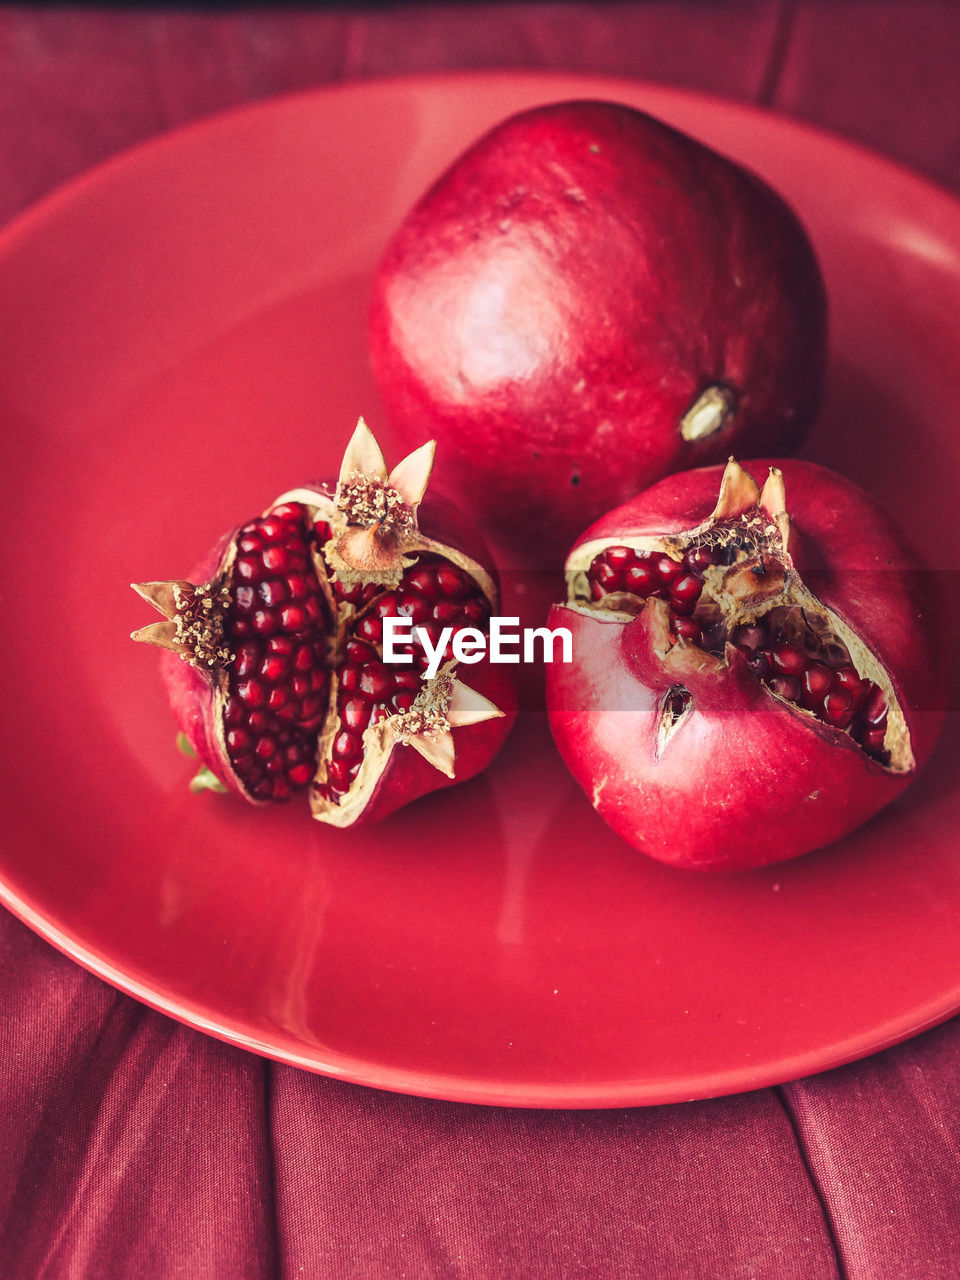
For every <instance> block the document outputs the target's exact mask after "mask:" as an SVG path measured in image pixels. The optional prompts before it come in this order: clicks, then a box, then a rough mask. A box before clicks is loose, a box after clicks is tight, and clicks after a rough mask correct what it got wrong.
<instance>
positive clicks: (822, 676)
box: [800, 662, 834, 711]
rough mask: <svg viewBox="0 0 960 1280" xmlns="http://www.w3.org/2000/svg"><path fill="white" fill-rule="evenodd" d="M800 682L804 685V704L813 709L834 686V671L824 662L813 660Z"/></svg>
mask: <svg viewBox="0 0 960 1280" xmlns="http://www.w3.org/2000/svg"><path fill="white" fill-rule="evenodd" d="M800 683H801V684H802V686H803V705H804V706H805V707H807V708H809V710H811V711H813V710H814V709H815V708H817V707H819V705H820V704H821V703H822V702H823V699H824V698H825V697H826V695H827V694H828V693H829V692H830V690H831V688H832V687H833V684H834V673H833V672H832V671H831V670H830V668H829V667H826V666H824V665H823V663H822V662H811V664H810V666H809V667H807V669H806V671H804V673H803V676H802V678H801V681H800Z"/></svg>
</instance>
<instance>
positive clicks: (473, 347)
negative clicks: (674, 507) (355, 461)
mask: <svg viewBox="0 0 960 1280" xmlns="http://www.w3.org/2000/svg"><path fill="white" fill-rule="evenodd" d="M826 330H827V302H826V295H825V290H824V286H823V281H822V278H821V273H820V269H819V266H818V262H817V257H816V254H815V252H814V249H813V247H812V245H811V243H810V240H809V238H808V236H807V235H806V232H805V230H804V228H803V227H802V226H801V225H800V223H799V221H798V219H797V218H796V216H795V215H794V213H793V212H792V211H791V210H790V209H789V208H788V207H787V205H786V204H785V203H784V202H783V201H782V200H781V199H780V197H779V196H778V195H776V193H775V192H773V191H772V190H771V189H770V188H769V187H768V186H767V185H766V184H765V183H764V182H763V181H762V180H760V179H759V178H758V177H757V176H756V175H755V174H752V173H749V172H748V171H746V170H744V169H743V168H741V167H740V166H739V165H737V164H735V163H734V162H732V161H731V160H729V159H727V158H725V157H723V156H721V155H719V154H718V153H716V152H715V151H712V150H710V149H709V148H707V147H705V146H703V145H702V144H701V143H699V142H697V141H695V140H694V139H693V138H691V137H688V136H686V135H684V134H682V133H680V132H678V131H677V130H675V129H673V128H670V127H668V126H667V125H666V124H664V123H662V122H660V121H658V120H655V119H654V118H652V117H651V116H648V115H645V114H644V113H642V112H639V111H636V110H633V109H632V108H630V107H627V106H625V105H623V104H620V103H615V102H602V101H570V102H557V103H551V104H548V105H545V106H539V107H535V108H533V109H531V110H525V111H522V112H520V113H518V114H516V115H513V116H511V117H509V118H508V119H506V120H503V121H502V122H500V123H499V124H497V125H496V126H495V127H494V128H493V129H491V130H490V131H489V132H488V133H486V134H485V135H484V136H483V137H482V138H480V139H478V140H477V141H476V142H475V143H474V144H473V145H472V146H470V147H469V148H468V149H467V150H466V151H465V152H464V153H463V154H462V155H460V156H459V157H458V158H457V159H456V160H455V161H454V162H453V164H452V165H451V166H450V167H449V168H448V169H447V170H446V172H445V173H443V174H442V175H441V176H440V177H439V178H438V179H437V181H436V182H435V183H434V184H433V186H432V187H431V188H430V189H429V190H428V191H427V192H425V193H424V194H423V196H422V197H421V198H420V200H419V201H418V202H417V204H416V205H415V207H414V208H413V209H411V210H410V212H409V213H408V215H407V216H406V218H405V219H404V221H403V222H402V224H401V225H400V226H399V227H398V228H397V230H396V232H395V234H394V236H393V237H392V238H391V240H390V242H389V244H388V245H387V246H386V247H385V250H384V253H383V256H382V258H381V261H380V264H379V266H378V270H377V273H376V277H375V280H374V285H373V290H372V297H371V309H370V318H369V332H370V351H371V359H372V367H373V371H374V374H375V377H376V379H377V383H378V386H379V388H380V392H381V395H382V398H383V402H384V405H385V406H386V409H387V412H388V414H389V416H390V419H391V422H392V424H393V426H394V427H395V429H396V430H397V431H398V432H399V433H401V436H402V437H403V438H418V437H419V433H420V432H421V431H422V430H424V429H425V424H428V425H426V429H428V430H429V432H430V434H431V435H435V436H436V437H437V439H438V440H439V441H440V443H441V447H442V448H443V450H444V465H445V467H446V468H448V473H449V474H451V475H452V476H453V477H454V478H455V480H456V482H457V483H458V484H459V485H460V486H461V488H462V489H463V490H464V492H467V493H470V492H472V491H473V490H474V489H475V487H476V486H477V484H478V483H479V484H482V485H483V488H484V490H485V492H486V494H487V498H486V501H485V504H484V508H485V509H484V518H485V519H488V520H489V522H490V525H491V528H494V529H496V531H497V533H498V534H499V535H500V536H504V535H505V534H509V535H510V536H513V537H515V538H516V540H517V542H518V543H520V544H521V545H522V546H523V548H524V550H525V552H526V553H527V554H528V555H529V554H532V552H533V550H534V549H535V548H536V549H537V550H540V551H543V552H547V553H549V554H550V555H551V557H552V556H553V555H554V554H558V553H560V552H561V551H562V550H563V549H565V548H566V547H567V546H568V545H569V541H570V540H571V539H572V538H573V537H574V536H575V535H576V533H577V532H578V531H579V530H580V529H582V528H583V527H584V524H585V522H587V521H589V520H592V519H595V518H596V517H598V516H599V515H600V514H601V513H602V512H603V511H604V510H607V509H609V507H610V506H611V505H612V504H613V503H617V502H623V501H625V500H626V499H628V498H630V497H631V496H632V495H633V494H635V493H637V492H638V490H640V489H642V488H643V487H644V486H645V485H649V484H651V483H653V482H654V481H656V480H658V479H659V478H660V477H662V476H664V475H666V474H668V473H670V472H675V471H679V470H681V469H684V468H690V467H699V466H703V465H705V464H708V463H720V462H722V461H723V459H724V458H725V457H727V456H728V455H729V454H730V453H731V452H735V453H737V454H738V455H739V456H757V455H758V454H761V453H764V452H773V451H775V452H778V453H784V454H787V453H791V452H792V451H793V450H794V449H795V448H796V447H797V446H798V445H799V444H800V443H801V441H802V439H803V437H804V435H805V433H806V430H807V428H808V426H809V424H810V422H811V421H812V419H813V417H814V414H815V412H816V409H817V406H818V403H819V399H820V395H821V389H822V381H823V370H824V363H825V352H826ZM531 470H533V471H534V472H535V473H536V477H537V483H536V485H535V486H531V485H530V483H529V476H530V472H531Z"/></svg>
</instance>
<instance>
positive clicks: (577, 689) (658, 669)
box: [547, 459, 942, 869]
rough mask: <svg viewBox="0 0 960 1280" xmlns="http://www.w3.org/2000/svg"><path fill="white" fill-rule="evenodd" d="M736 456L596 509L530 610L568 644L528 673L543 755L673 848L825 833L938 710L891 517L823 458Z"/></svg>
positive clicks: (856, 814)
mask: <svg viewBox="0 0 960 1280" xmlns="http://www.w3.org/2000/svg"><path fill="white" fill-rule="evenodd" d="M747 465H748V467H749V468H750V469H749V470H748V469H747V468H746V467H742V466H740V465H739V464H738V463H737V462H735V461H734V460H732V459H731V460H730V462H728V464H727V466H726V467H725V468H723V469H722V471H721V469H720V468H717V467H714V468H706V469H703V470H702V471H699V472H686V473H680V474H678V475H676V476H673V477H670V478H668V479H667V480H664V481H662V482H660V484H658V485H656V486H654V487H653V488H652V489H651V490H648V491H647V492H646V493H645V494H641V495H640V496H639V497H638V498H637V499H635V500H634V501H633V502H632V503H628V504H626V505H625V506H624V507H622V508H619V509H618V510H616V511H614V512H612V513H610V514H609V515H608V516H606V517H604V518H603V519H602V520H601V521H599V522H597V524H596V525H594V526H593V527H592V528H591V529H590V530H588V531H587V533H586V534H585V535H584V536H583V538H582V539H581V540H580V541H579V542H578V543H577V545H576V546H575V547H574V549H573V550H572V551H571V553H570V555H569V557H568V560H567V564H566V580H567V598H566V600H565V602H564V603H563V604H562V605H558V606H555V609H554V612H553V614H552V615H551V625H560V624H561V623H562V625H565V626H568V627H570V628H571V629H572V631H573V637H574V640H573V645H574V653H575V654H576V655H577V661H576V662H575V663H574V665H573V667H572V668H562V667H554V668H551V669H548V672H547V693H548V708H549V711H550V718H551V726H552V728H553V731H554V736H555V738H556V740H557V743H558V746H559V748H560V751H561V753H562V754H563V756H564V758H565V759H566V760H567V763H568V764H569V765H570V767H571V770H572V771H573V773H574V775H575V776H576V777H577V779H578V781H579V782H580V783H581V785H582V786H583V787H584V790H586V791H587V794H588V795H590V796H591V797H592V798H593V799H594V803H595V806H596V807H597V809H598V812H600V814H601V816H603V817H604V818H605V819H606V820H607V821H608V822H609V823H610V824H611V825H612V826H613V827H614V828H615V829H616V830H618V831H619V832H620V833H621V834H622V835H624V836H625V838H626V839H627V840H629V841H630V842H631V843H633V844H635V845H636V846H637V847H639V848H641V849H643V850H644V851H645V852H649V853H651V854H652V855H653V856H655V857H658V858H660V859H662V860H663V861H667V862H671V863H673V864H675V865H678V866H688V867H702V868H712V869H738V868H743V867H749V866H758V865H762V864H764V863H767V862H773V861H778V860H780V859H783V858H788V857H792V856H796V855H797V854H800V853H804V852H807V851H808V850H810V849H812V848H816V847H819V846H820V845H823V844H826V843H829V842H830V841H832V840H834V839H837V838H839V837H840V836H841V835H843V834H845V833H846V832H848V831H850V830H852V829H853V827H855V826H857V825H859V824H860V823H861V822H863V821H865V820H866V819H867V818H868V817H870V816H871V815H872V814H873V813H875V812H876V811H877V810H879V809H880V808H882V807H883V805H885V804H886V803H888V802H889V801H890V800H892V799H893V798H894V797H895V796H896V795H897V794H899V792H900V791H901V790H902V789H903V787H904V786H905V785H907V784H908V783H909V782H910V781H911V780H912V778H913V777H914V776H915V774H916V771H917V768H918V766H919V765H920V764H922V762H923V760H924V759H925V758H926V757H927V756H928V755H929V753H930V750H931V749H932V746H933V742H934V740H935V738H936V734H937V732H938V730H939V725H940V722H941V720H942V715H941V712H940V710H939V702H940V700H941V694H940V692H939V690H940V689H941V688H942V686H941V684H940V677H939V671H940V668H941V660H940V657H939V651H938V644H937V641H938V637H937V634H936V615H935V611H934V610H933V609H932V607H931V603H930V601H928V600H927V599H926V598H925V592H924V589H923V585H922V583H921V582H920V581H919V580H918V578H919V575H917V573H916V565H917V560H916V557H914V556H913V555H912V554H911V553H909V552H908V550H907V549H906V548H905V547H904V545H903V540H902V536H901V535H900V534H899V533H898V531H896V530H895V529H894V527H893V526H892V524H891V523H890V522H889V521H887V520H886V519H885V518H884V517H883V516H882V513H880V512H879V511H878V510H877V509H876V507H875V506H874V504H872V502H871V501H870V499H869V498H868V497H867V496H866V495H865V494H864V493H863V492H862V491H860V490H858V489H857V488H856V487H855V486H854V485H852V484H850V483H849V482H848V481H845V480H843V479H842V478H841V477H839V476H836V475H835V474H834V473H832V472H829V471H827V470H826V469H824V468H821V467H815V466H813V465H812V464H808V463H800V462H789V461H788V462H781V463H778V464H776V465H770V464H761V463H756V464H754V463H750V464H747ZM764 472H765V473H766V478H765V480H764V482H763V485H762V487H761V486H760V485H758V484H757V483H756V480H755V479H754V476H756V475H761V474H763V473H764ZM718 485H719V497H718V498H717V499H716V500H715V502H713V506H712V510H711V509H710V507H709V506H708V502H710V501H711V499H709V496H708V495H709V491H710V489H711V488H712V489H713V492H714V493H716V492H717V486H718ZM697 506H700V510H701V511H703V510H705V509H706V510H709V511H710V514H709V515H707V516H705V517H702V518H699V519H698V518H697V517H696V508H697ZM788 512H789V514H788ZM814 586H816V590H814ZM918 619H920V620H921V625H919V626H918ZM601 784H602V785H601Z"/></svg>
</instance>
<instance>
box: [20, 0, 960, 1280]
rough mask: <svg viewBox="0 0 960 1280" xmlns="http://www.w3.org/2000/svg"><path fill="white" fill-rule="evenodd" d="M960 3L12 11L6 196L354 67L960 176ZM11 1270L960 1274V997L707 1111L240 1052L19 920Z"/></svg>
mask: <svg viewBox="0 0 960 1280" xmlns="http://www.w3.org/2000/svg"><path fill="white" fill-rule="evenodd" d="M958 55H960V7H958V6H957V5H956V3H955V0H919V2H913V0H911V2H909V3H908V2H907V0H902V2H900V3H898V2H897V0H863V2H862V3H856V2H855V0H847V2H846V3H828V0H783V2H782V3H775V2H774V0H729V2H728V3H726V4H724V5H719V4H716V3H711V2H710V0H687V2H682V0H675V2H673V3H671V2H669V0H650V2H649V3H643V4H635V3H605V4H601V5H588V4H576V3H570V4H536V5H522V4H482V5H474V6H449V5H430V6H426V7H417V6H412V5H411V6H396V7H393V8H369V9H347V8H324V9H314V10H310V9H304V10H294V9H291V10H289V11H278V10H276V9H271V10H266V9H256V8H254V9H246V10H239V11H234V12H231V11H218V12H209V13H203V12H193V11H188V10H176V9H153V10H144V11H139V10H135V9H133V10H124V9H119V10H102V9H95V8H94V9H86V8H84V9H72V8H62V7H32V6H0V118H2V119H3V122H4V124H3V129H2V130H0V220H5V219H7V218H9V217H10V216H12V215H13V214H15V213H16V212H17V211H19V210H20V209H22V208H23V207H25V206H26V205H27V204H28V203H30V202H31V201H32V200H34V199H36V198H37V197H39V196H41V195H42V194H44V193H45V192H46V191H48V190H50V189H51V188H52V187H54V186H55V185H56V184H57V183H59V182H60V181H62V180H63V179H65V178H67V177H69V176H71V175H72V174H75V173H77V172H79V171H81V170H82V169H84V168H86V167H88V166H89V165H90V164H92V163H94V162H95V161H97V160H99V159H101V158H103V157H105V156H107V155H109V154H112V153H114V152H116V151H117V150H119V149H121V148H122V147H124V146H126V145H128V144H130V143H133V142H135V141H137V140H139V139H141V138H143V137H146V136H149V135H151V134H154V133H157V132H160V131H162V130H164V129H167V128H169V127H171V126H175V125H177V124H180V123H182V122H184V121H186V120H188V119H192V118H195V117H198V116H201V115H204V114H206V113H208V112H210V111H213V110H216V109H218V108H221V107H226V106H229V105H230V104H232V103H236V102H240V101H244V100H249V99H253V98H258V97H262V96H265V95H268V94H271V93H275V92H279V91H284V90H288V89H296V88H301V87H306V86H309V85H314V84H320V83H324V82H329V81H337V80H342V79H346V78H351V77H357V76H371V75H379V74H385V73H393V72H401V71H417V70H426V69H440V68H457V67H477V66H503V65H510V66H523V67H554V68H568V69H579V70H590V71H609V72H613V73H617V74H627V75H631V76H636V77H639V78H646V79H660V80H665V81H669V82H672V83H676V84H682V85H688V86H696V87H699V88H706V89H709V90H712V91H715V92H718V93H723V94H727V95H730V96H733V97H739V98H746V99H754V100H758V101H763V102H767V103H770V104H772V105H774V106H778V107H781V108H782V109H784V110H788V111H791V112H793V113H795V114H797V115H800V116H802V117H805V118H807V119H810V120H813V121H816V122H817V123H820V124H824V125H827V126H830V127H833V128H836V129H838V130H840V131H842V132H844V133H846V134H848V135H849V136H852V137H854V138H857V139H859V140H861V141H863V142H865V143H867V144H869V145H871V146H874V147H876V148H878V149H880V150H884V151H887V152H888V153H890V154H892V155H895V156H897V157H899V158H901V159H903V160H905V161H908V162H910V163H912V164H914V165H916V166H917V167H919V168H921V169H924V170H926V171H927V172H929V173H931V174H933V175H935V176H937V177H939V178H940V179H941V180H943V181H946V182H948V183H951V184H952V185H954V186H955V187H957V188H960V114H958V113H957V111H956V110H955V106H956V101H957V99H956V66H957V62H958ZM0 961H2V970H0V975H2V980H0V1276H2V1277H3V1280H40V1278H41V1277H42V1278H43V1280H88V1278H89V1280H168V1278H170V1280H173V1277H189V1278H190V1280H197V1278H199V1280H205V1278H206V1277H230V1278H231V1280H268V1278H269V1280H273V1278H274V1277H291V1278H292V1277H308V1278H310V1277H332V1278H333V1280H340V1278H341V1277H343V1278H344V1280H354V1278H356V1280H368V1278H370V1277H378V1278H379V1277H398V1278H399V1277H410V1278H411V1280H419V1278H421V1277H425V1278H431V1277H437V1278H438V1280H439V1278H444V1280H446V1278H447V1277H464V1278H465V1280H486V1278H487V1277H490V1278H491V1280H492V1278H494V1277H497V1278H499V1277H518V1278H524V1280H525V1278H526V1277H538V1276H543V1277H556V1276H564V1277H604V1278H605V1277H611V1278H612V1277H624V1276H629V1277H640V1278H642V1280H643V1278H646V1277H650V1278H651V1280H652V1278H654V1277H656V1278H657V1280H671V1278H672V1277H677V1278H681V1277H682V1278H684V1280H687V1278H690V1277H705V1278H708V1280H713V1278H714V1277H717V1278H720V1280H725V1278H726V1277H731V1278H732V1277H738V1278H743V1280H747V1278H749V1280H792V1278H794V1277H796V1280H830V1278H831V1277H849V1278H851V1280H939V1278H941V1277H942V1278H943V1280H955V1277H957V1276H958V1275H960V1159H958V1156H960V1149H958V1148H960V1120H958V1116H960V1083H958V1082H960V1022H953V1023H950V1024H947V1025H946V1026H944V1027H942V1028H939V1029H937V1030H935V1031H933V1032H929V1033H927V1034H926V1035H924V1036H922V1037H919V1038H918V1039H916V1040H914V1041H912V1042H911V1043H909V1044H907V1045H904V1046H901V1047H899V1048H897V1049H894V1050H891V1051H889V1052H887V1053H884V1054H879V1055H877V1056H875V1057H874V1058H872V1059H870V1060H868V1061H867V1062H864V1063H859V1064H855V1065H853V1066H850V1067H847V1068H844V1069H842V1070H839V1071H834V1072H830V1073H828V1074H826V1075H824V1076H820V1077H817V1078H815V1079H811V1080H806V1081H801V1082H798V1083H795V1084H791V1085H787V1086H784V1087H783V1088H781V1089H776V1090H765V1091H762V1092H759V1093H755V1094H750V1095H743V1096H740V1097H736V1098H729V1099H718V1100H715V1101H708V1102H701V1103H695V1104H689V1105H686V1106H682V1107H664V1108H656V1109H648V1110H643V1109H637V1110H628V1111H605V1112H600V1111H597V1112H567V1113H563V1112H518V1111H507V1110H500V1109H487V1108H477V1107H467V1106H460V1105H457V1104H450V1103H440V1102H431V1101H423V1100H419V1099H412V1098H404V1097H399V1096H391V1095H388V1094H384V1093H380V1092H377V1091H375V1090H370V1089H362V1088H358V1087H354V1086H350V1085H345V1084H342V1083H339V1082H336V1081H330V1080H325V1079H322V1078H320V1077H317V1076H312V1075H308V1074H306V1073H303V1072H299V1071H296V1070H293V1069H291V1068H286V1067H278V1066H274V1065H272V1064H270V1063H267V1062H265V1061H263V1060H261V1059H258V1058H256V1057H253V1056H252V1055H249V1054H245V1053H242V1052H240V1051H239V1050H234V1049H232V1048H229V1047H226V1046H224V1045H221V1044H219V1043H217V1042H216V1041H213V1040H211V1039H209V1038H207V1037H204V1036H202V1035H200V1034H199V1033H196V1032H194V1031H191V1030H188V1029H186V1028H183V1027H181V1026H179V1025H177V1024H176V1023H173V1022H171V1021H169V1020H168V1019H166V1018H164V1017H162V1016H160V1015H158V1014H154V1013H152V1012H150V1011H148V1010H146V1009H144V1008H142V1007H141V1006H139V1005H137V1004H136V1003H135V1002H134V1001H132V1000H130V999H128V998H127V997H124V996H121V995H119V994H117V993H115V992H114V991H112V990H111V989H110V988H109V987H107V986H106V985H104V984H103V983H101V982H99V981H98V980H97V979H95V978H93V977H90V976H89V975H88V974H86V973H84V972H83V971H82V970H80V969H79V968H77V967H76V966H75V965H73V964H72V963H71V962H70V961H68V960H66V959H65V958H63V957H62V956H60V955H59V954H57V953H56V952H54V951H53V950H52V949H51V948H50V947H48V946H47V945H46V944H45V943H43V942H41V941H40V940H39V939H37V938H35V937H34V936H33V935H32V934H30V933H29V932H28V931H27V930H26V929H25V928H24V927H23V926H22V925H20V924H19V923H17V922H16V921H14V920H13V919H12V918H11V917H9V916H7V915H5V914H2V913H0Z"/></svg>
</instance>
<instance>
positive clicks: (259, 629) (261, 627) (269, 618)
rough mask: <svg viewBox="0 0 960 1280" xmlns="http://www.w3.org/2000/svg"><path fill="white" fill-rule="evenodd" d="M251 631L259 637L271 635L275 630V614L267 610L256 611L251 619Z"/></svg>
mask: <svg viewBox="0 0 960 1280" xmlns="http://www.w3.org/2000/svg"><path fill="white" fill-rule="evenodd" d="M251 621H252V623H253V629H254V631H255V632H256V633H257V635H260V636H269V635H273V633H274V631H276V629H277V617H276V614H274V613H271V611H270V610H269V609H258V610H257V611H256V613H255V614H254V615H253V618H252V620H251Z"/></svg>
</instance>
